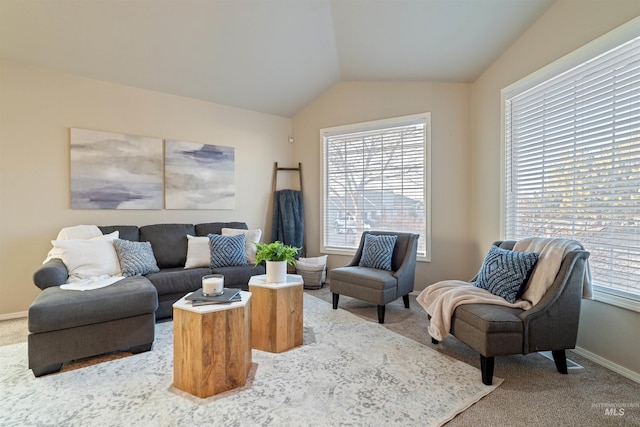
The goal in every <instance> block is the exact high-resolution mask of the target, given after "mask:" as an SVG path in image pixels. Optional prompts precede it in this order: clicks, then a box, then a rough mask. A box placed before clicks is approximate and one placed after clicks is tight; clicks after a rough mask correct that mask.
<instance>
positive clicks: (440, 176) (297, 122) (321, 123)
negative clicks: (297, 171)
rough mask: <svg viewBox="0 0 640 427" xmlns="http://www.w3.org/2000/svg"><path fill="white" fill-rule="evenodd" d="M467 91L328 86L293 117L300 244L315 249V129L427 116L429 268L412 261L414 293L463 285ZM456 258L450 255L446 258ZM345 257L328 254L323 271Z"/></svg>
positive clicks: (469, 271)
mask: <svg viewBox="0 0 640 427" xmlns="http://www.w3.org/2000/svg"><path fill="white" fill-rule="evenodd" d="M469 94H470V85H466V84H446V83H368V82H367V83H363V82H343V83H339V84H337V85H335V86H334V87H333V88H331V89H330V90H328V91H327V92H325V93H324V94H323V95H321V96H320V97H319V98H318V99H316V100H315V101H313V102H312V103H311V104H310V105H308V106H307V107H306V108H304V109H303V110H302V111H300V112H299V113H298V114H296V115H295V116H294V117H293V133H294V137H295V142H294V144H293V153H294V159H295V161H296V162H298V161H299V162H302V167H303V170H304V187H305V189H304V203H305V221H306V224H307V246H308V248H309V252H310V254H311V255H317V254H318V253H319V250H320V139H319V138H320V136H319V135H320V129H322V128H326V127H332V126H339V125H345V124H351V123H359V122H364V121H370V120H378V119H385V118H389V117H398V116H404V115H410V114H416V113H424V112H431V125H432V129H431V154H432V161H431V168H432V169H431V194H432V202H431V204H432V217H431V218H430V220H431V228H432V242H431V253H432V256H431V262H430V263H426V262H419V263H418V266H417V269H416V284H415V289H416V290H422V289H423V288H424V287H426V286H427V285H429V284H431V283H434V282H437V281H439V280H443V279H446V278H460V279H465V278H466V279H468V278H470V276H472V275H473V274H474V273H475V272H474V270H475V268H476V266H473V265H471V263H470V262H469V261H470V247H471V246H472V244H473V241H472V236H471V235H470V228H469V227H470V222H469V209H470V207H471V204H470V195H469V187H470V181H469V180H470V175H469V168H470V163H471V158H470V156H469V149H468V147H469V120H470V117H469ZM451 254H455V256H451ZM349 259H350V257H345V256H338V255H332V256H330V257H329V268H333V267H338V266H342V265H344V264H346V263H347V262H348V261H349Z"/></svg>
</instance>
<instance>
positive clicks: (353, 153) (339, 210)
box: [323, 120, 426, 256]
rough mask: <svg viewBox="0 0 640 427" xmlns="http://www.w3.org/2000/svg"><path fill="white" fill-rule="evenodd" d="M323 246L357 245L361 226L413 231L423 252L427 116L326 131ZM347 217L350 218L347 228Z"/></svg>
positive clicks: (424, 252)
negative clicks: (362, 127) (399, 121)
mask: <svg viewBox="0 0 640 427" xmlns="http://www.w3.org/2000/svg"><path fill="white" fill-rule="evenodd" d="M323 144H324V156H325V161H324V165H323V167H324V176H325V178H324V179H325V195H324V197H325V198H324V212H323V215H324V218H323V219H324V224H325V227H324V236H323V238H324V246H325V247H326V248H335V249H347V250H352V249H357V246H358V244H359V242H360V235H361V233H362V231H363V230H367V229H372V230H392V231H406V232H414V233H418V234H420V235H421V236H423V238H422V239H419V248H418V254H419V255H422V256H424V255H425V254H426V249H425V248H426V245H425V240H426V239H425V238H424V237H425V234H426V219H425V212H424V209H425V199H424V198H425V144H426V120H418V121H416V120H412V121H411V122H409V123H401V124H399V125H395V124H392V125H390V124H388V123H386V124H385V125H384V126H383V127H380V128H371V127H369V128H367V129H365V130H359V129H357V128H356V127H354V129H349V130H346V131H344V130H343V131H340V132H336V133H331V134H326V135H324V138H323ZM345 219H346V221H351V222H350V224H349V225H348V226H347V225H346V223H345Z"/></svg>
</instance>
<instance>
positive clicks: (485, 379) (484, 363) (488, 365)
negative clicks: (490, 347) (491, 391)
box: [480, 355, 495, 385]
mask: <svg viewBox="0 0 640 427" xmlns="http://www.w3.org/2000/svg"><path fill="white" fill-rule="evenodd" d="M494 363H495V357H484V356H483V355H480V370H481V371H482V383H483V384H484V385H491V384H493V365H494Z"/></svg>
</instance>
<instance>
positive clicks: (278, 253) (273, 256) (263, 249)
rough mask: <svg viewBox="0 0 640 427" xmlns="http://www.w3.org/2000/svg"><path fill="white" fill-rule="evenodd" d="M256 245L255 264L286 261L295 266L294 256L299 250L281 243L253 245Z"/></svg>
mask: <svg viewBox="0 0 640 427" xmlns="http://www.w3.org/2000/svg"><path fill="white" fill-rule="evenodd" d="M254 244H255V245H256V249H257V251H256V264H260V263H261V262H262V261H286V262H287V264H289V265H293V266H295V265H296V255H298V251H299V250H300V248H296V247H295V246H290V245H285V244H284V243H282V242H279V241H277V240H276V241H275V242H273V243H254Z"/></svg>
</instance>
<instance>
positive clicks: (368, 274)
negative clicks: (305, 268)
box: [331, 266, 398, 290]
mask: <svg viewBox="0 0 640 427" xmlns="http://www.w3.org/2000/svg"><path fill="white" fill-rule="evenodd" d="M331 282H346V283H352V284H354V285H358V286H362V287H365V288H371V289H376V290H384V289H387V288H390V287H395V286H397V284H398V279H396V278H395V277H394V276H393V274H392V273H391V272H390V271H387V270H380V269H377V268H369V267H360V266H352V267H340V268H334V269H333V270H331Z"/></svg>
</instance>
